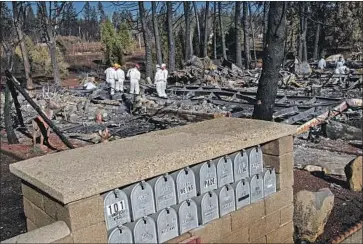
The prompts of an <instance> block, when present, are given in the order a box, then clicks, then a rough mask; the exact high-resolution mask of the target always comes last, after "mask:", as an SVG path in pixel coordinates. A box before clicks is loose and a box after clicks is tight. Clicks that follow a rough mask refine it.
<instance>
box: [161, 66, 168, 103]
mask: <svg viewBox="0 0 363 244" xmlns="http://www.w3.org/2000/svg"><path fill="white" fill-rule="evenodd" d="M162 71H163V86H162V91H163V95H164V97H167V96H166V93H165V90H166V82H167V80H168V70H167V69H163V70H162Z"/></svg>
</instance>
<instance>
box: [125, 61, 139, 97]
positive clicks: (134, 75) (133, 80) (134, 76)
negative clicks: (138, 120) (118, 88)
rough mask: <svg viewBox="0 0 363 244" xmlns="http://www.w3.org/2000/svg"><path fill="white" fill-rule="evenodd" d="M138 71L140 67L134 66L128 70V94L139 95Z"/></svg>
mask: <svg viewBox="0 0 363 244" xmlns="http://www.w3.org/2000/svg"><path fill="white" fill-rule="evenodd" d="M139 69H140V65H138V64H135V67H134V68H131V69H129V71H128V72H127V77H128V78H129V79H130V94H137V95H138V94H140V85H139V81H140V78H141V75H140V71H139Z"/></svg>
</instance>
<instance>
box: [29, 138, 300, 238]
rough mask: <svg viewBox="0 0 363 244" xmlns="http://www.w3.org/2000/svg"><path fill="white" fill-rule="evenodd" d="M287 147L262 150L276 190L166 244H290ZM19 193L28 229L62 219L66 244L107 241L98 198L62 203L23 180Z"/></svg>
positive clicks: (286, 142) (282, 142) (282, 143)
mask: <svg viewBox="0 0 363 244" xmlns="http://www.w3.org/2000/svg"><path fill="white" fill-rule="evenodd" d="M292 144H293V142H292V136H287V137H283V138H280V139H278V140H275V141H272V142H269V143H267V144H264V145H263V146H262V152H263V159H264V165H265V166H271V167H274V168H275V170H276V173H277V186H278V187H277V188H278V192H276V193H274V194H272V195H270V196H267V197H265V198H264V199H262V200H260V201H259V202H256V203H252V204H250V205H247V206H246V207H243V208H242V209H239V210H237V211H235V212H232V213H231V214H228V215H226V216H223V217H222V218H219V219H217V220H215V221H212V222H211V223H208V224H206V225H204V226H201V227H199V228H197V229H194V230H191V231H189V232H188V233H185V234H184V235H182V236H179V237H177V238H174V239H173V240H170V241H168V243H181V242H183V241H185V240H188V239H190V238H191V237H195V238H198V239H199V240H200V242H201V243H222V242H224V243H293V239H292V238H293V231H294V230H293V222H292V219H293V210H294V209H293V190H292V185H293V152H292V150H293V148H292ZM22 191H23V196H24V198H23V199H24V213H25V216H26V217H27V227H28V231H31V230H34V229H36V228H39V227H43V226H46V225H49V224H52V223H54V222H56V221H64V222H65V223H66V224H67V225H68V227H69V229H70V231H71V234H70V235H69V236H68V237H67V239H66V241H67V243H73V242H74V243H104V242H107V232H106V225H105V219H104V213H103V198H102V196H101V195H95V196H92V197H89V198H85V199H81V200H79V201H75V202H71V203H69V204H66V205H63V204H62V203H60V202H58V201H57V200H55V199H53V198H52V197H50V196H48V195H47V194H46V193H44V192H42V191H41V190H39V189H37V188H35V187H34V186H31V185H29V184H27V183H26V182H23V184H22ZM192 239H193V238H192Z"/></svg>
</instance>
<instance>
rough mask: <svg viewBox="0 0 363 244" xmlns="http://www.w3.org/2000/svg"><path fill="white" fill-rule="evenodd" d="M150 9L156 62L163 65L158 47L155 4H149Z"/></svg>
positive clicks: (159, 46)
mask: <svg viewBox="0 0 363 244" xmlns="http://www.w3.org/2000/svg"><path fill="white" fill-rule="evenodd" d="M151 8H152V21H153V26H154V37H155V48H156V60H157V62H158V64H159V65H161V64H162V63H163V58H162V53H161V45H160V35H159V24H158V19H157V17H156V2H151Z"/></svg>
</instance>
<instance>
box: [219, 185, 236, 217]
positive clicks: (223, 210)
mask: <svg viewBox="0 0 363 244" xmlns="http://www.w3.org/2000/svg"><path fill="white" fill-rule="evenodd" d="M216 193H217V195H218V203H219V216H220V217H222V216H224V215H226V214H229V213H231V212H233V211H235V210H236V199H235V194H234V189H233V187H232V186H231V185H229V184H228V185H225V186H223V187H222V188H219V189H218V190H216Z"/></svg>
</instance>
